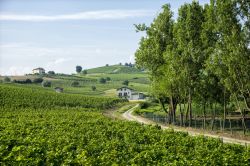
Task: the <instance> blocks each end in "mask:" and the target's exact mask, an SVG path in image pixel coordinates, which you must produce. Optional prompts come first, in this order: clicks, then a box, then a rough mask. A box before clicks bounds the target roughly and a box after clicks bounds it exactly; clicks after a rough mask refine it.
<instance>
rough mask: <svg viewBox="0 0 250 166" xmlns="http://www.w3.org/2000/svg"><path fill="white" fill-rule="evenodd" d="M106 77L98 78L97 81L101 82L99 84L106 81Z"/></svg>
mask: <svg viewBox="0 0 250 166" xmlns="http://www.w3.org/2000/svg"><path fill="white" fill-rule="evenodd" d="M106 81H107V80H106V79H105V78H100V80H99V82H100V83H101V84H105V83H106Z"/></svg>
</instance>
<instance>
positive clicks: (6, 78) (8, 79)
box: [3, 77, 11, 82]
mask: <svg viewBox="0 0 250 166" xmlns="http://www.w3.org/2000/svg"><path fill="white" fill-rule="evenodd" d="M3 81H4V82H10V81H11V79H10V77H4V79H3Z"/></svg>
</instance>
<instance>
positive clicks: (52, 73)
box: [48, 71, 56, 75]
mask: <svg viewBox="0 0 250 166" xmlns="http://www.w3.org/2000/svg"><path fill="white" fill-rule="evenodd" d="M48 74H50V75H55V74H56V73H55V72H54V71H48Z"/></svg>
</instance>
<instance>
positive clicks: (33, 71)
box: [32, 67, 45, 74]
mask: <svg viewBox="0 0 250 166" xmlns="http://www.w3.org/2000/svg"><path fill="white" fill-rule="evenodd" d="M32 73H33V74H45V70H44V69H43V68H41V67H39V68H36V69H33V70H32Z"/></svg>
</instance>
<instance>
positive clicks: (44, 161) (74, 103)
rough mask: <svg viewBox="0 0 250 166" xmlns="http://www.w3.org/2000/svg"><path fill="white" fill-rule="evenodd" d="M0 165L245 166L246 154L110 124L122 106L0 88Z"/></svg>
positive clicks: (211, 142) (213, 142)
mask: <svg viewBox="0 0 250 166" xmlns="http://www.w3.org/2000/svg"><path fill="white" fill-rule="evenodd" d="M0 94H1V100H0V101H1V104H0V110H1V112H0V130H1V132H0V164H1V165H50V164H53V165H166V164H168V165H171V164H172V165H222V164H223V165H248V164H249V159H250V148H247V147H243V146H240V145H231V144H223V143H222V142H221V140H217V139H210V138H205V137H190V136H188V134H186V133H178V132H173V131H171V130H169V131H162V130H160V128H159V127H158V126H146V125H141V124H138V123H135V122H126V121H122V120H113V119H110V118H108V117H105V116H103V111H104V110H105V108H110V107H112V106H115V105H116V104H119V103H123V102H124V100H120V99H116V98H106V97H86V96H82V95H76V94H72V95H70V94H56V93H54V92H50V91H48V90H46V89H45V90H44V89H36V88H30V87H20V86H16V85H4V84H0Z"/></svg>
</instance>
